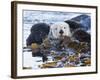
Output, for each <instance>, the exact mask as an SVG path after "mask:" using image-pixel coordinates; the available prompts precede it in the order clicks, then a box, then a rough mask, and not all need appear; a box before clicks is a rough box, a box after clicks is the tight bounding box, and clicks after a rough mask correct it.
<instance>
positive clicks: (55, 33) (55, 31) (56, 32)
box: [50, 22, 71, 38]
mask: <svg viewBox="0 0 100 80" xmlns="http://www.w3.org/2000/svg"><path fill="white" fill-rule="evenodd" d="M50 34H51V35H52V37H53V38H59V36H60V35H62V36H71V32H70V27H69V25H68V24H67V23H65V22H59V23H55V24H53V25H51V27H50Z"/></svg>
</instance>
